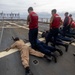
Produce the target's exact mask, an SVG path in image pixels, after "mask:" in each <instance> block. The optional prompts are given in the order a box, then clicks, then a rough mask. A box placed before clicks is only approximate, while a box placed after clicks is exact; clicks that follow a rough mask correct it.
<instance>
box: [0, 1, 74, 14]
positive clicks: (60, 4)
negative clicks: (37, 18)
mask: <svg viewBox="0 0 75 75" xmlns="http://www.w3.org/2000/svg"><path fill="white" fill-rule="evenodd" d="M30 6H32V7H33V8H34V11H36V12H47V13H51V10H52V9H57V11H58V12H65V11H68V12H74V11H75V0H0V12H2V11H3V12H9V13H10V12H19V13H25V12H26V13H27V9H28V7H30Z"/></svg>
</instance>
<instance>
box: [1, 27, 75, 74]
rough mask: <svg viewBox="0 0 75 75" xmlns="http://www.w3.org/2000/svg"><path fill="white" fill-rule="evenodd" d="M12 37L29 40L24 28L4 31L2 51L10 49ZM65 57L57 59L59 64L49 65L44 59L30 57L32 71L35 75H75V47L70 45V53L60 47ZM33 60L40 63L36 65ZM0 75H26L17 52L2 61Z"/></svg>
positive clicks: (52, 63)
mask: <svg viewBox="0 0 75 75" xmlns="http://www.w3.org/2000/svg"><path fill="white" fill-rule="evenodd" d="M12 36H18V37H20V38H22V39H24V38H25V39H28V31H27V30H25V29H22V28H14V29H12V28H11V29H4V34H3V38H2V44H1V46H0V51H2V50H3V49H5V48H7V47H9V46H10V45H11V44H12V43H13V41H12V40H11V37H12ZM60 49H61V50H62V51H63V53H64V54H63V56H59V55H58V57H57V60H58V62H57V63H54V62H53V61H52V62H51V63H48V62H47V61H46V60H44V59H42V58H37V57H34V56H30V69H31V70H32V72H33V73H34V75H75V57H74V56H73V55H72V54H73V52H75V46H72V45H70V46H69V51H68V52H65V49H64V47H60ZM33 60H37V61H38V62H39V63H38V64H37V65H35V64H34V63H33ZM0 75H25V69H24V68H23V65H22V63H21V57H20V53H19V52H16V53H13V54H11V55H8V56H6V57H3V58H1V59H0Z"/></svg>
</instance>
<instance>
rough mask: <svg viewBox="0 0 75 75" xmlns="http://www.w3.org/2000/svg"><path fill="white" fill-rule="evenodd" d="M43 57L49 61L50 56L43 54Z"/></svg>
mask: <svg viewBox="0 0 75 75" xmlns="http://www.w3.org/2000/svg"><path fill="white" fill-rule="evenodd" d="M44 58H45V59H46V60H47V61H48V62H51V60H52V58H50V57H48V56H47V55H44Z"/></svg>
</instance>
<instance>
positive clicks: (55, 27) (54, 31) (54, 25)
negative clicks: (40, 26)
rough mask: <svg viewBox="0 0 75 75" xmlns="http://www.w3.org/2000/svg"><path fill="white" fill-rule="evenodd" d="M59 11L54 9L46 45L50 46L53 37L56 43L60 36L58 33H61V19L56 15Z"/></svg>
mask: <svg viewBox="0 0 75 75" xmlns="http://www.w3.org/2000/svg"><path fill="white" fill-rule="evenodd" d="M56 12H57V10H56V9H53V10H52V17H51V19H50V31H49V34H48V36H47V38H46V44H48V42H49V41H50V39H51V38H52V37H53V38H54V42H53V43H55V42H56V38H57V36H58V33H59V27H60V25H61V22H62V20H61V17H60V16H59V15H58V14H56Z"/></svg>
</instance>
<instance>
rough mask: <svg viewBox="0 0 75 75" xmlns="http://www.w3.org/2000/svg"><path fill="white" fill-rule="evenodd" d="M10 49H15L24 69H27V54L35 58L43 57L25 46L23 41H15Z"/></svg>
mask: <svg viewBox="0 0 75 75" xmlns="http://www.w3.org/2000/svg"><path fill="white" fill-rule="evenodd" d="M11 48H17V49H18V50H19V51H20V53H21V60H22V64H23V66H24V68H26V67H29V54H31V55H34V56H37V57H44V54H43V53H41V52H38V51H35V50H34V49H32V48H31V47H29V46H27V45H25V43H24V42H23V40H19V41H16V42H15V43H14V44H13V45H11Z"/></svg>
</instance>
